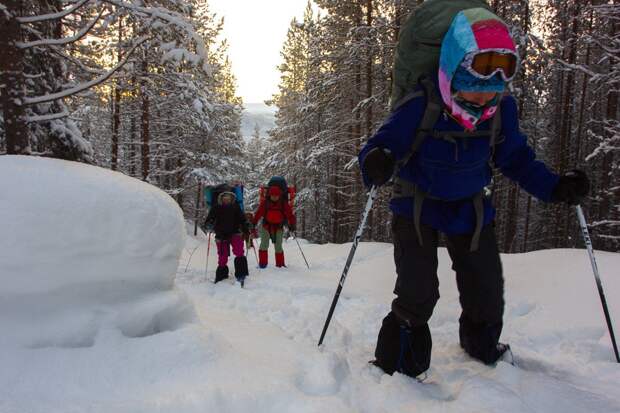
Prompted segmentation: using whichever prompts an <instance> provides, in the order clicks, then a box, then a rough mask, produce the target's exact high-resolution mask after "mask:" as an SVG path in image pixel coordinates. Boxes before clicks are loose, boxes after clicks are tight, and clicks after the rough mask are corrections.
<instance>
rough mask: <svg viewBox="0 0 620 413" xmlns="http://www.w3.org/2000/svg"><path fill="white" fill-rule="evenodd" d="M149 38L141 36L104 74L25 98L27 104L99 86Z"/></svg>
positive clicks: (42, 101) (63, 96) (62, 96)
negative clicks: (51, 91)
mask: <svg viewBox="0 0 620 413" xmlns="http://www.w3.org/2000/svg"><path fill="white" fill-rule="evenodd" d="M148 39H149V37H148V36H142V37H140V38H139V39H138V40H137V41H136V44H134V46H133V47H132V48H131V49H130V50H129V51H128V52H127V54H126V55H125V57H124V58H123V60H122V61H120V62H119V63H118V64H117V65H116V66H114V67H113V68H112V69H110V70H109V71H108V72H107V73H105V74H104V75H102V76H99V77H97V78H95V79H93V80H91V81H90V82H86V83H82V84H81V85H78V86H76V87H74V88H71V89H67V90H64V91H62V92H58V93H52V94H49V95H43V96H39V97H34V98H25V99H24V104H25V105H35V104H38V103H44V102H51V101H53V100H57V99H63V98H66V97H69V96H71V95H75V94H77V93H80V92H83V91H85V90H87V89H90V88H91V87H93V86H97V85H98V84H100V83H103V82H105V81H106V80H108V79H109V78H110V77H111V76H112V75H113V74H114V73H115V72H116V71H118V70H119V69H120V68H122V67H123V66H124V65H125V63H127V60H128V59H129V57H130V56H131V55H132V54H133V52H134V50H136V48H138V46H140V45H141V44H142V43H144V42H145V41H147V40H148Z"/></svg>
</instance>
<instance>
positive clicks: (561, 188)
mask: <svg viewBox="0 0 620 413" xmlns="http://www.w3.org/2000/svg"><path fill="white" fill-rule="evenodd" d="M589 192H590V180H589V179H588V176H587V175H586V173H585V172H583V171H580V170H579V169H574V170H572V171H569V172H567V173H565V174H564V175H562V176H561V177H560V180H559V181H558V184H557V185H556V187H555V188H554V189H553V194H552V195H551V197H552V200H553V201H554V202H564V203H566V204H568V205H579V204H580V203H581V201H582V200H583V198H585V197H586V196H587V195H588V193H589Z"/></svg>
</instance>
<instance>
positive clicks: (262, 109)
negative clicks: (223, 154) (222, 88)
mask: <svg viewBox="0 0 620 413" xmlns="http://www.w3.org/2000/svg"><path fill="white" fill-rule="evenodd" d="M243 106H244V108H245V110H244V111H243V116H242V118H241V134H242V135H243V137H244V138H245V139H246V140H249V139H250V138H251V137H252V135H253V134H254V126H255V125H258V127H259V129H260V135H261V137H267V131H268V130H269V129H271V128H273V127H274V126H275V113H276V109H275V108H274V107H272V106H267V105H265V104H264V103H244V104H243Z"/></svg>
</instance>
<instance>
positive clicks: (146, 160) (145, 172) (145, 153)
mask: <svg viewBox="0 0 620 413" xmlns="http://www.w3.org/2000/svg"><path fill="white" fill-rule="evenodd" d="M147 54H148V52H147V51H144V60H142V79H141V84H140V94H141V95H142V180H144V181H146V180H147V179H148V177H149V172H150V153H149V152H150V151H149V145H150V132H149V122H150V119H149V116H150V114H149V110H150V108H149V95H148V91H147V88H148V86H147V82H146V79H147V77H148V62H147Z"/></svg>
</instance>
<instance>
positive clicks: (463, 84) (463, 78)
mask: <svg viewBox="0 0 620 413" xmlns="http://www.w3.org/2000/svg"><path fill="white" fill-rule="evenodd" d="M504 87H505V82H504V79H502V76H501V75H500V74H499V73H496V74H495V76H493V77H492V78H490V79H480V78H478V77H476V76H474V75H472V74H471V73H469V71H468V70H467V69H466V68H464V67H463V66H459V67H458V69H457V70H456V72H455V73H454V77H453V78H452V89H454V90H457V91H459V90H460V91H463V92H503V91H504Z"/></svg>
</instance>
